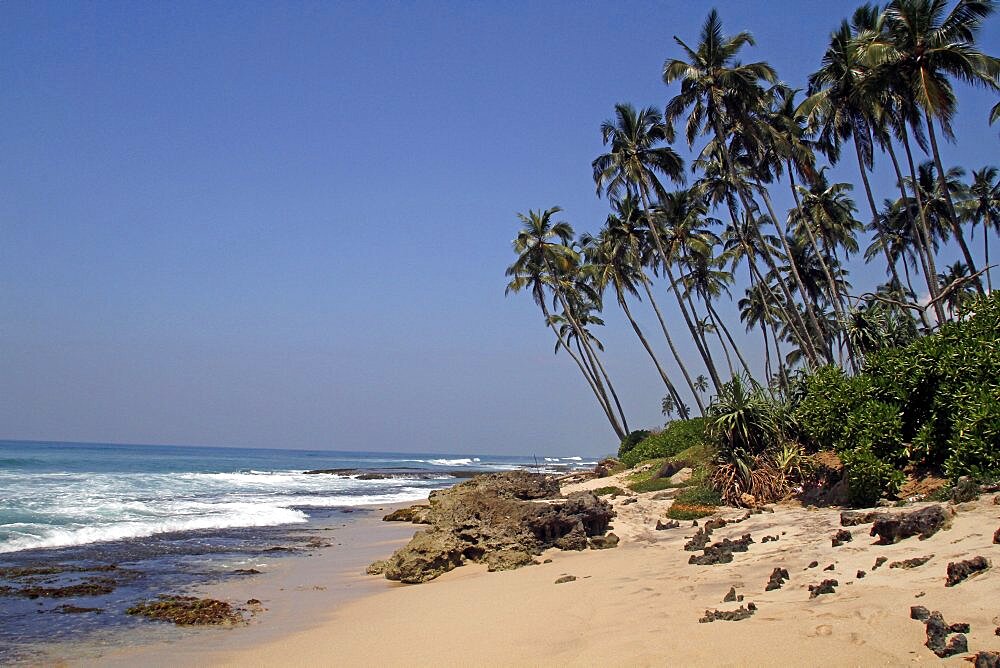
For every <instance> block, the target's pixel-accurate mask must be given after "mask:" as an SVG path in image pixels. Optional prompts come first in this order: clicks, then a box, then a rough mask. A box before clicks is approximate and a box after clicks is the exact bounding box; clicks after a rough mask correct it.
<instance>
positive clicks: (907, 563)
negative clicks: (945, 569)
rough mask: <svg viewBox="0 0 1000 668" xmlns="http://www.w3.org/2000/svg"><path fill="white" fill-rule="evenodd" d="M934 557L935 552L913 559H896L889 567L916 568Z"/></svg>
mask: <svg viewBox="0 0 1000 668" xmlns="http://www.w3.org/2000/svg"><path fill="white" fill-rule="evenodd" d="M933 558H934V555H933V554H928V555H925V556H923V557H913V558H912V559H903V560H902V561H894V562H892V563H891V564H889V568H916V567H918V566H923V565H924V564H926V563H927V562H928V561H930V560H931V559H933Z"/></svg>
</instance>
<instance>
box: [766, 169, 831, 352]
mask: <svg viewBox="0 0 1000 668" xmlns="http://www.w3.org/2000/svg"><path fill="white" fill-rule="evenodd" d="M757 188H758V189H760V194H761V196H762V197H763V198H764V206H766V207H767V212H768V214H770V216H771V220H772V221H774V227H775V229H777V230H778V238H779V239H780V240H781V246H782V248H784V249H785V253H786V254H787V255H788V267H789V268H790V269H791V272H792V278H793V279H795V286H796V287H797V288H798V290H799V294H800V295H802V305H803V307H804V308H805V310H806V317H807V318H808V319H809V325H810V326H811V328H812V331H813V335H814V336H815V337H816V341H817V342H818V343H822V344H823V352H825V353H828V354H827V359H828V360H829V361H831V362H832V361H833V356H832V354H829V352H828V351H829V348H830V344H829V342H828V341H826V337H825V336H823V328H822V327H820V325H819V319H818V318H817V317H816V311H815V309H814V308H813V306H812V304H810V303H809V299H808V298H807V296H806V295H807V292H806V286H805V284H804V283H803V282H802V277H801V276H800V275H799V268H798V266H797V264H796V263H795V257H794V256H793V255H792V248H791V246H789V245H788V238H787V237H786V236H785V230H784V229H782V227H781V223H779V222H778V216H777V214H775V212H774V206H773V205H772V204H771V196H770V195H769V194H768V192H767V189H766V188H765V187H764V184H762V183H761V182H760V181H758V182H757Z"/></svg>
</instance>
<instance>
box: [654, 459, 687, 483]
mask: <svg viewBox="0 0 1000 668" xmlns="http://www.w3.org/2000/svg"><path fill="white" fill-rule="evenodd" d="M685 468H690V465H689V464H688V463H687V462H685V461H681V460H679V459H668V460H667V461H665V462H663V466H661V467H660V470H659V471H657V472H656V476H655V477H656V478H672V477H674V476H675V475H677V473H679V472H680V471H683V470H684V469H685Z"/></svg>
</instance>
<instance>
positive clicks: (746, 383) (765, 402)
mask: <svg viewBox="0 0 1000 668" xmlns="http://www.w3.org/2000/svg"><path fill="white" fill-rule="evenodd" d="M786 424H787V416H786V413H785V411H784V408H783V406H782V405H781V404H780V402H778V401H776V400H775V399H773V398H772V397H771V396H770V395H769V394H768V393H767V392H766V391H765V390H764V388H763V387H761V386H760V384H759V383H757V381H755V380H753V379H752V378H749V377H748V376H734V377H733V379H732V380H731V381H729V382H728V383H726V384H725V385H723V386H722V389H721V391H720V392H719V396H718V397H717V398H716V400H715V403H713V404H712V406H711V407H710V408H709V421H708V429H707V433H708V434H709V435H710V436H711V437H712V439H713V440H714V441H715V443H716V445H718V447H719V454H720V456H721V457H722V458H724V459H727V460H734V459H743V458H746V457H749V456H753V455H755V454H760V453H762V452H764V451H766V450H767V449H768V448H770V447H772V446H775V445H777V444H778V443H779V442H780V441H781V439H782V437H783V435H784V432H785V427H786Z"/></svg>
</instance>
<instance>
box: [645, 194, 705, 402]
mask: <svg viewBox="0 0 1000 668" xmlns="http://www.w3.org/2000/svg"><path fill="white" fill-rule="evenodd" d="M639 194H640V195H641V197H642V206H643V207H644V208H645V214H646V221H647V224H648V225H649V230H650V236H651V237H653V244H654V245H655V246H656V250H657V252H658V253H659V254H660V260H661V261H662V262H663V269H664V271H666V273H667V280H669V281H670V287H671V289H672V290H673V292H674V296H675V297H677V303H678V305H679V306H680V308H681V315H682V316H683V317H684V322H685V324H687V327H688V330H690V332H691V337H692V338H693V339H694V343H695V347H696V348H697V349H698V353H699V354H700V355H701V358H702V361H704V362H705V367H706V368H707V369H708V374H709V375H710V376H711V377H712V383H713V384H714V385H715V391H716V392H718V391H719V390H720V389H721V388H722V382H721V381H720V380H719V374H718V372H717V371H716V370H715V365H714V364H713V363H712V356H711V355H709V354H708V351H707V350H705V348H704V347H703V346H702V345H701V342H700V341H699V340H698V333H697V331H695V327H694V325H693V324H692V323H691V318H690V317H689V316H688V312H687V309H685V308H684V302H683V300H682V299H681V296H680V293H679V292H678V291H677V285H676V283H675V282H674V277H673V272H671V270H670V258H669V257H667V252H666V250H664V248H663V242H662V241H661V240H660V235H659V233H658V232H657V230H656V226H655V225H654V224H653V219H652V218H651V217H650V210H651V209H650V206H649V195H648V194H647V192H646V188H645V187H644V186H640V188H639Z"/></svg>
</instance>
